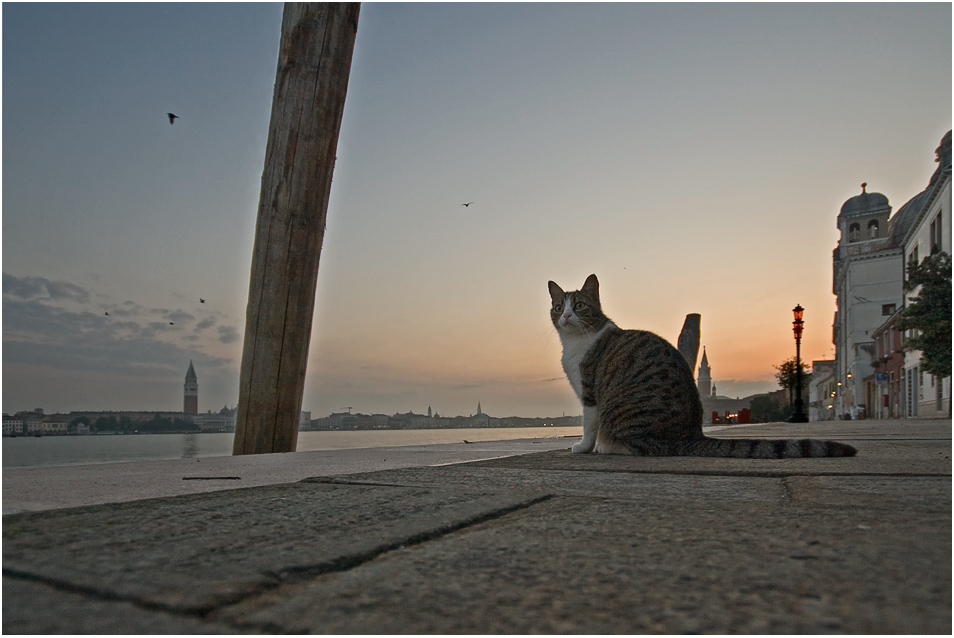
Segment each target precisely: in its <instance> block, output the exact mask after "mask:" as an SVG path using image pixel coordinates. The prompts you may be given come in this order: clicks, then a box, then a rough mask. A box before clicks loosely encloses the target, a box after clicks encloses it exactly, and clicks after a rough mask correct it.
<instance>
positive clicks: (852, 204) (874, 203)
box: [838, 183, 891, 217]
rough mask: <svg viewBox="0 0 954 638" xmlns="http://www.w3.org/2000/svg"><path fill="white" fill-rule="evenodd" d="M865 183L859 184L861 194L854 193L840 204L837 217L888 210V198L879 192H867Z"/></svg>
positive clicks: (889, 208) (889, 206)
mask: <svg viewBox="0 0 954 638" xmlns="http://www.w3.org/2000/svg"><path fill="white" fill-rule="evenodd" d="M867 186H868V184H867V183H865V184H862V185H861V195H855V196H854V197H852V198H851V199H849V200H848V201H846V202H845V203H844V204H842V206H841V213H840V214H839V215H838V216H839V217H854V216H855V215H870V214H871V213H880V212H884V211H890V210H891V205H890V204H888V198H887V197H885V196H884V195H882V194H881V193H869V192H867V191H866V190H865V188H866V187H867Z"/></svg>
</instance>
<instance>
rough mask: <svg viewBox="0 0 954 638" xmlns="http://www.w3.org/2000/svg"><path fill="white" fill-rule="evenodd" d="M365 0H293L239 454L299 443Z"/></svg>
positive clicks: (256, 257) (262, 204) (249, 323)
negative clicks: (324, 248)
mask: <svg viewBox="0 0 954 638" xmlns="http://www.w3.org/2000/svg"><path fill="white" fill-rule="evenodd" d="M359 9H360V3H323V2H322V3H318V2H308V3H286V4H285V10H284V14H283V16H282V37H281V45H280V50H279V54H278V71H277V73H276V76H275V93H274V96H273V97H272V115H271V123H270V124H269V128H268V143H267V145H266V149H265V170H264V172H263V173H262V191H261V195H260V198H259V203H258V221H257V223H256V226H255V247H254V249H253V251H252V271H251V279H250V281H249V290H248V308H247V310H246V319H245V344H244V346H243V349H242V370H241V377H240V380H239V403H238V415H237V417H236V422H235V441H234V443H233V445H232V454H267V453H271V452H294V451H295V447H296V445H297V441H298V415H299V413H300V411H301V401H302V394H303V392H304V387H305V367H306V364H307V360H308V345H309V342H310V340H311V321H312V315H313V313H314V306H315V283H316V282H317V279H318V256H319V254H320V253H321V242H322V239H323V238H324V234H325V216H326V214H327V212H328V199H329V196H330V194H331V176H332V173H333V171H334V165H335V152H336V149H337V147H338V131H339V129H340V128H341V116H342V113H343V112H344V104H345V95H346V93H347V90H348V75H349V73H350V71H351V55H352V53H353V51H354V39H355V35H356V33H357V30H358V12H359Z"/></svg>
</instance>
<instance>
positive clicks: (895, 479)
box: [2, 421, 952, 634]
mask: <svg viewBox="0 0 954 638" xmlns="http://www.w3.org/2000/svg"><path fill="white" fill-rule="evenodd" d="M839 425H841V424H839ZM902 426H904V427H902ZM801 427H802V426H792V427H790V428H786V427H785V426H780V427H779V426H776V427H771V428H761V427H760V428H759V429H766V430H769V431H771V432H772V433H774V434H778V435H781V436H785V437H792V436H793V435H794V436H798V435H799V434H795V433H802V432H805V430H804V429H799V428H801ZM815 427H817V428H818V430H817V431H818V432H819V433H821V434H823V435H826V437H827V438H834V439H838V440H845V437H847V436H852V437H854V439H853V440H852V444H854V445H856V446H857V447H858V448H859V455H858V456H857V457H853V458H850V459H814V460H807V459H806V460H803V459H791V460H781V461H766V460H745V459H685V458H682V459H678V458H677V459H672V458H655V459H643V458H635V457H612V456H609V457H608V456H596V455H585V456H580V455H571V454H569V452H568V451H567V450H565V449H551V450H549V451H545V452H539V453H522V454H520V455H518V456H512V455H509V456H508V455H500V456H499V457H498V458H485V459H483V460H477V461H474V462H468V463H456V464H452V465H444V464H436V465H432V466H429V467H399V468H390V469H382V470H381V471H373V472H363V471H358V472H352V473H347V474H335V475H324V476H312V477H309V478H306V479H304V480H302V481H299V482H296V483H287V484H281V485H270V486H261V487H252V488H246V489H228V490H219V491H215V492H209V493H200V494H191V495H184V496H177V497H168V498H153V499H146V500H139V501H134V502H126V503H118V504H109V505H96V506H88V507H79V508H72V509H59V510H53V511H45V512H27V513H19V514H12V515H5V516H4V518H3V553H4V559H3V570H4V583H3V584H4V593H5V594H6V595H5V596H4V608H3V612H4V613H3V621H2V622H3V631H4V632H5V633H288V632H308V633H375V634H381V633H418V634H432V633H441V634H447V633H699V632H706V633H879V634H880V633H939V634H950V632H951V604H950V601H951V593H952V592H951V568H950V566H951V460H950V452H951V441H950V431H951V424H950V422H949V421H947V422H943V421H942V422H935V423H927V424H925V423H921V422H918V423H914V424H907V423H903V422H902V423H897V422H895V423H877V422H867V423H861V424H857V423H854V422H851V427H852V431H851V432H846V431H843V430H842V431H838V432H835V431H834V427H833V426H830V427H831V428H832V429H831V431H829V432H827V434H826V433H825V431H824V428H823V427H822V426H815ZM745 430H746V431H745V435H746V436H748V435H750V434H754V432H755V431H756V428H751V429H745ZM742 431H743V428H738V429H735V428H726V429H725V430H722V431H719V432H718V433H717V434H716V435H718V436H729V435H734V434H735V432H742ZM899 432H900V433H901V434H898V433H899ZM763 435H764V436H769V435H768V434H759V436H763ZM902 435H903V436H902Z"/></svg>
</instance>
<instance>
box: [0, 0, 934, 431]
mask: <svg viewBox="0 0 954 638" xmlns="http://www.w3.org/2000/svg"><path fill="white" fill-rule="evenodd" d="M281 15H282V5H281V4H252V3H249V4H244V3H243V4H224V3H223V4H125V3H118V4H113V3H109V4H19V3H14V4H10V3H7V4H4V5H3V6H2V16H3V89H4V91H3V202H2V204H3V316H2V319H3V373H4V374H3V411H4V412H8V413H12V412H16V411H19V410H27V409H32V408H35V407H43V408H44V409H46V410H47V411H48V412H54V411H69V410H177V409H181V406H182V384H183V381H184V376H185V372H186V370H187V368H188V365H189V361H190V360H192V361H193V362H194V366H195V370H196V373H197V376H198V380H199V410H200V411H201V412H205V411H206V410H213V411H215V410H218V409H220V408H221V407H222V406H223V405H228V406H229V407H231V406H233V405H235V403H236V402H237V400H238V370H239V365H240V362H241V355H242V336H243V334H244V323H245V305H246V301H247V294H248V275H249V269H250V262H251V249H252V242H253V234H254V226H255V217H256V214H257V206H258V193H259V186H260V179H261V173H262V168H263V162H264V149H265V141H266V137H267V131H268V123H269V122H268V120H269V113H270V108H271V100H272V89H273V83H274V78H275V68H276V62H277V56H278V42H279V36H280V26H281ZM951 17H952V16H951V5H950V4H947V3H936V4H907V3H901V4H882V3H877V4H866V3H861V4H855V3H852V4H708V3H706V4H681V3H674V4H664V3H658V4H615V3H614V4H596V5H594V4H563V3H561V4H546V3H532V4H464V3H461V4H431V3H424V4H401V3H383V4H382V3H370V4H367V3H366V4H363V5H362V8H361V16H360V19H359V25H358V35H357V41H356V46H355V55H354V61H353V65H352V69H351V78H350V83H349V90H348V97H347V102H346V107H345V115H344V121H343V124H342V130H341V136H340V141H339V146H338V152H337V155H338V161H337V165H336V170H335V175H334V186H333V188H332V197H331V204H330V207H329V212H328V228H327V233H326V235H325V240H324V247H323V250H322V254H321V263H320V268H319V274H318V290H317V303H316V311H315V320H314V324H313V336H312V342H311V348H310V352H309V367H308V375H307V379H306V388H305V398H304V404H303V406H302V409H303V410H310V411H311V412H312V413H313V414H315V415H325V414H329V413H331V412H336V411H341V410H343V409H344V408H343V407H342V406H352V407H353V409H354V411H356V412H363V413H366V414H370V413H374V412H378V413H387V414H393V413H396V412H407V411H410V410H413V411H415V412H418V413H423V412H426V410H427V407H428V406H431V407H432V409H433V410H434V411H435V412H438V413H440V414H450V415H454V414H461V415H467V414H472V413H473V412H474V410H475V409H476V406H477V403H478V402H480V403H481V405H482V407H483V410H484V412H486V413H488V414H491V415H494V416H511V415H519V416H556V415H559V414H561V413H564V412H565V413H566V414H579V412H580V408H579V405H578V403H577V401H576V398H575V396H574V395H573V393H572V390H570V387H569V384H568V383H567V382H566V380H565V379H564V378H563V373H562V370H561V369H560V362H559V359H560V343H559V338H558V337H557V335H556V334H555V331H554V330H553V328H552V326H551V325H550V323H549V316H548V308H549V298H548V295H547V290H546V283H547V281H548V280H550V279H553V280H554V281H556V282H557V283H559V284H560V285H561V286H563V287H564V288H565V289H575V288H578V287H579V286H580V285H581V284H582V283H583V280H584V279H585V278H586V276H587V275H589V274H590V273H596V274H597V275H598V276H599V278H600V282H601V293H602V296H603V306H604V309H605V310H606V312H607V314H608V315H609V316H610V317H611V318H613V319H614V320H615V321H616V322H617V323H618V324H619V325H620V326H622V327H625V328H642V329H648V330H653V331H654V332H657V333H659V334H660V335H662V336H663V337H665V338H667V339H669V340H670V341H674V340H675V339H676V336H677V335H678V332H679V329H680V327H681V325H682V322H683V319H684V317H685V315H686V314H687V313H690V312H698V313H701V315H702V345H704V346H705V347H706V351H707V353H708V359H709V363H710V365H711V366H712V375H713V383H714V384H715V385H716V386H717V388H718V392H719V394H723V395H727V396H732V397H736V396H740V397H743V396H747V395H751V394H754V393H757V392H765V391H771V390H774V389H776V388H777V385H776V383H775V380H774V373H775V370H774V369H773V365H775V364H778V363H781V362H782V361H783V360H785V359H787V358H789V357H791V356H792V355H793V354H794V352H793V351H794V341H793V339H792V332H791V321H792V314H791V309H792V308H793V307H794V306H795V305H796V304H801V305H802V306H803V307H804V308H805V333H804V339H803V342H802V354H803V358H804V359H806V360H809V361H810V360H812V359H826V358H827V359H830V358H833V356H834V351H833V347H832V344H831V325H832V318H833V313H834V310H835V305H834V296H833V294H832V291H831V276H832V272H831V267H832V262H831V254H832V250H833V249H834V248H835V246H836V244H837V241H838V231H837V228H836V217H837V215H838V211H839V209H840V207H841V205H842V203H844V201H845V200H847V199H848V198H849V197H852V196H853V195H856V194H858V193H860V192H861V183H862V182H866V183H867V184H868V187H867V188H868V191H869V192H872V191H875V192H879V193H883V194H884V195H885V196H887V197H888V199H889V200H890V203H891V205H892V207H893V210H894V211H897V210H898V209H900V207H901V206H902V205H903V204H904V203H905V202H906V201H908V200H909V199H910V198H911V197H913V196H914V195H916V194H917V193H918V192H920V191H921V190H923V188H924V187H925V186H926V185H927V182H928V179H929V178H930V176H931V174H932V172H933V171H934V167H935V165H934V163H933V159H934V149H935V148H936V146H937V144H938V142H939V141H940V139H941V137H942V135H944V133H945V132H947V131H948V130H950V128H951V106H952V105H951V91H952V86H951V49H952V47H951ZM170 112H171V113H175V114H176V115H177V116H178V119H176V120H175V124H174V125H170V123H169V118H168V116H167V113H170ZM468 202H473V203H472V204H471V205H469V206H466V207H465V206H462V204H465V203H468ZM200 299H204V300H205V301H204V302H203V301H200ZM106 313H108V315H107V314H106ZM700 356H701V349H700Z"/></svg>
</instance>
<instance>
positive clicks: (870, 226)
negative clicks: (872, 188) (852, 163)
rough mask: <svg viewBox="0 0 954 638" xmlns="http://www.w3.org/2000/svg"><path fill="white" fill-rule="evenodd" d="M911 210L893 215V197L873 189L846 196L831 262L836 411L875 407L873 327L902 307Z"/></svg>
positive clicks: (855, 411)
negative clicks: (869, 386) (904, 241)
mask: <svg viewBox="0 0 954 638" xmlns="http://www.w3.org/2000/svg"><path fill="white" fill-rule="evenodd" d="M911 217H912V214H911V211H910V210H907V209H906V208H902V209H901V210H900V211H898V213H897V214H895V215H894V216H893V217H892V216H891V205H890V204H889V203H888V198H887V197H885V196H884V195H882V194H881V193H870V192H868V191H867V184H862V185H861V194H859V195H856V196H854V197H852V198H850V199H849V200H848V201H846V202H845V203H844V204H843V205H842V207H841V211H840V212H839V214H838V221H837V223H838V229H839V230H840V231H841V236H840V238H839V241H838V247H837V248H835V251H834V254H833V257H832V261H833V268H832V275H833V276H832V279H833V281H832V292H833V293H834V294H835V300H836V310H835V317H834V322H833V325H832V342H833V343H834V345H835V368H834V373H833V382H834V384H835V388H836V389H835V396H834V397H830V398H832V399H834V400H833V402H832V405H833V408H832V409H833V410H834V411H835V414H837V415H841V416H846V415H852V416H856V415H857V416H864V415H866V414H867V412H868V411H869V410H870V406H869V405H867V403H866V401H867V399H866V397H865V388H864V380H865V379H866V378H867V377H869V376H871V375H873V374H874V365H873V364H874V359H875V352H874V338H873V333H874V331H875V330H876V329H877V328H878V327H879V326H880V325H881V324H883V323H884V322H885V320H886V319H887V318H888V317H890V316H891V315H893V314H894V313H895V312H897V310H898V308H900V307H901V304H902V301H903V297H902V292H901V283H902V275H903V269H902V262H903V250H902V248H901V244H900V241H899V239H900V237H903V235H904V233H905V232H906V231H907V229H908V228H909V227H910V224H911Z"/></svg>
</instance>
